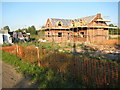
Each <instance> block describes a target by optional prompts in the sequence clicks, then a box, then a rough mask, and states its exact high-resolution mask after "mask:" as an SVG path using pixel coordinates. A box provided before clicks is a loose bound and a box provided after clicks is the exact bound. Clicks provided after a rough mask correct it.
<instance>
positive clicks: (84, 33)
mask: <svg viewBox="0 0 120 90" xmlns="http://www.w3.org/2000/svg"><path fill="white" fill-rule="evenodd" d="M106 22H110V21H109V20H105V19H103V18H102V17H101V13H98V14H97V15H93V16H87V17H83V18H77V19H74V20H72V19H55V18H48V19H47V22H46V25H45V28H44V30H45V39H46V40H47V41H48V42H63V41H69V42H88V43H101V42H102V41H105V40H108V39H109V28H113V27H109V26H108V25H107V23H106Z"/></svg>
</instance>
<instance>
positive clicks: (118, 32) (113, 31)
mask: <svg viewBox="0 0 120 90" xmlns="http://www.w3.org/2000/svg"><path fill="white" fill-rule="evenodd" d="M109 26H110V27H117V26H115V25H113V24H109ZM109 34H112V35H120V28H117V29H109Z"/></svg>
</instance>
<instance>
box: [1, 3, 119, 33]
mask: <svg viewBox="0 0 120 90" xmlns="http://www.w3.org/2000/svg"><path fill="white" fill-rule="evenodd" d="M97 13H101V14H102V17H103V18H105V19H109V20H111V23H113V24H115V25H117V24H118V3H117V2H2V27H3V26H6V25H7V26H9V27H10V29H11V31H14V30H16V29H19V28H25V27H28V26H31V25H34V26H35V27H36V28H37V29H39V28H40V27H41V26H43V25H45V22H46V20H47V18H64V19H75V18H81V17H85V16H90V15H95V14H97Z"/></svg>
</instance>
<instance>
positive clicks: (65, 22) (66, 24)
mask: <svg viewBox="0 0 120 90" xmlns="http://www.w3.org/2000/svg"><path fill="white" fill-rule="evenodd" d="M50 20H51V22H52V25H54V26H55V25H56V23H57V22H59V21H61V22H62V23H63V26H70V25H71V21H72V19H55V18H50Z"/></svg>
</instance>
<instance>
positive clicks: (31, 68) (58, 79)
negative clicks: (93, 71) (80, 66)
mask: <svg viewBox="0 0 120 90" xmlns="http://www.w3.org/2000/svg"><path fill="white" fill-rule="evenodd" d="M2 60H3V61H4V62H6V63H8V64H10V65H12V66H14V67H16V71H17V72H21V73H22V74H23V75H24V76H30V77H31V80H32V81H33V82H36V83H37V84H38V87H39V88H82V87H83V86H82V85H80V83H75V82H73V81H72V79H70V78H71V77H70V75H69V77H66V78H63V76H62V74H60V73H56V72H54V71H53V70H52V69H50V68H40V67H38V66H36V65H35V64H30V63H28V62H25V61H23V60H20V59H19V58H18V57H17V56H16V55H13V54H9V53H7V52H4V51H3V52H2ZM64 79H66V80H64Z"/></svg>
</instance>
